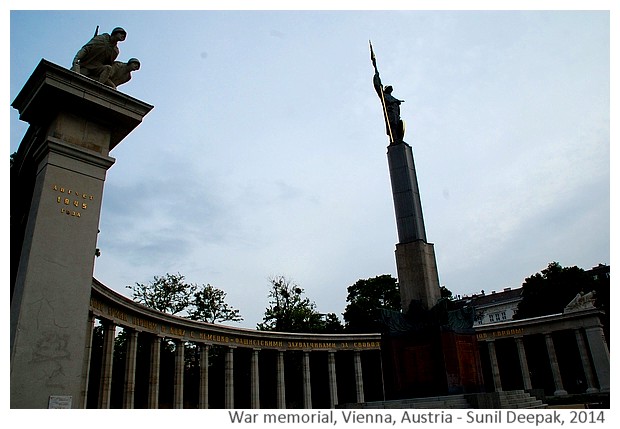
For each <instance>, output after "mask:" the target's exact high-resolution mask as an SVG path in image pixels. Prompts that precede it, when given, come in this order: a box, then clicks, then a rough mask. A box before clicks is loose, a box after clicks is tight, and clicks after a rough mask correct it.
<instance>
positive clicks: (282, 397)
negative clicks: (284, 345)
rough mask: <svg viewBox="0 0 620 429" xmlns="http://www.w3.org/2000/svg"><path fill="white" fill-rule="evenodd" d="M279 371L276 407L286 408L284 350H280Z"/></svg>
mask: <svg viewBox="0 0 620 429" xmlns="http://www.w3.org/2000/svg"><path fill="white" fill-rule="evenodd" d="M277 373H278V374H277V386H276V395H277V399H276V407H278V408H279V409H284V408H286V384H285V381H284V352H283V351H282V350H278V363H277Z"/></svg>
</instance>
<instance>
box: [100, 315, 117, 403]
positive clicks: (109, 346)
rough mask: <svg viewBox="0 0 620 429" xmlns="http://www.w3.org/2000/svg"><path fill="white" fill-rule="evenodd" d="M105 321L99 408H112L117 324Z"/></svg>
mask: <svg viewBox="0 0 620 429" xmlns="http://www.w3.org/2000/svg"><path fill="white" fill-rule="evenodd" d="M102 323H103V326H104V328H103V356H102V358H101V381H100V383H99V408H100V409H104V408H110V393H111V391H112V363H113V361H114V334H115V332H116V325H114V323H112V322H107V321H106V322H102Z"/></svg>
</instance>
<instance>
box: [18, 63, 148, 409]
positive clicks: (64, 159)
mask: <svg viewBox="0 0 620 429" xmlns="http://www.w3.org/2000/svg"><path fill="white" fill-rule="evenodd" d="M12 106H13V107H14V108H16V109H17V110H18V111H19V114H20V119H21V120H23V121H26V122H28V123H29V124H30V127H29V129H28V131H27V133H26V135H25V136H24V139H23V140H22V142H21V144H20V147H19V149H18V151H17V154H16V157H15V161H14V163H13V166H12V167H11V172H10V174H11V179H10V185H11V192H10V198H11V204H10V217H11V225H10V228H11V258H10V261H11V277H10V278H11V280H10V290H11V311H10V314H11V322H10V349H11V358H10V359H11V371H10V389H11V408H47V407H48V406H49V399H50V397H51V396H63V397H64V398H65V403H67V404H70V406H71V408H82V407H83V404H82V392H84V391H85V389H86V388H85V387H84V385H83V383H84V382H86V380H84V377H83V375H84V369H83V365H84V361H85V353H86V352H87V335H88V333H87V329H88V328H87V326H88V311H89V301H90V289H91V284H92V276H93V269H94V259H95V250H96V244H97V233H98V227H99V218H100V209H101V200H102V196H103V185H104V181H105V176H106V172H107V170H108V169H109V168H110V167H111V166H112V165H113V163H114V158H111V157H110V156H109V152H110V150H112V148H113V147H114V146H115V145H116V144H118V143H119V142H120V141H121V140H122V139H123V138H125V137H126V136H127V135H128V134H129V133H130V132H131V131H132V130H133V129H134V128H135V127H136V126H137V125H138V124H139V123H140V122H141V120H142V118H143V116H144V115H146V113H148V111H149V110H150V109H151V108H152V106H149V105H147V104H145V103H143V102H141V101H138V100H136V99H134V98H131V97H129V96H127V95H125V94H123V93H122V92H120V91H115V90H113V89H111V88H109V87H106V86H105V85H102V84H100V83H98V82H96V81H94V80H92V79H88V78H87V77H85V76H82V75H79V74H78V73H75V72H72V71H70V70H67V69H66V68H63V67H60V66H57V65H55V64H52V63H50V62H49V61H46V60H42V61H41V62H40V63H39V65H38V66H37V67H36V69H35V70H34V72H33V74H32V75H31V76H30V78H29V79H28V81H27V82H26V84H25V85H24V87H23V89H22V90H21V92H20V93H19V94H18V95H17V97H16V98H15V100H14V101H13V103H12Z"/></svg>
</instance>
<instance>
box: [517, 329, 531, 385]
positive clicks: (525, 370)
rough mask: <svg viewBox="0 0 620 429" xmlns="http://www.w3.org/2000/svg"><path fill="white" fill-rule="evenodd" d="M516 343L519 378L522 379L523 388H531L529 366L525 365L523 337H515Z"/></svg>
mask: <svg viewBox="0 0 620 429" xmlns="http://www.w3.org/2000/svg"><path fill="white" fill-rule="evenodd" d="M515 342H516V343H517V353H518V354H519V363H520V365H521V378H522V379H523V390H530V389H531V388H532V380H531V379H530V368H529V366H528V365H527V356H526V355H525V347H524V346H523V337H515Z"/></svg>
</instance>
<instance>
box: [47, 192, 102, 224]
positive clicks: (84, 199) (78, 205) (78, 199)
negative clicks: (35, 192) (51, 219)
mask: <svg viewBox="0 0 620 429" xmlns="http://www.w3.org/2000/svg"><path fill="white" fill-rule="evenodd" d="M52 191H54V192H56V194H57V195H56V203H57V204H59V205H60V213H62V214H65V215H67V216H72V217H82V212H84V211H85V210H87V209H88V205H89V204H90V202H91V201H93V200H94V199H95V197H94V196H93V195H91V194H87V193H83V192H79V191H76V190H75V189H71V188H68V187H66V186H62V185H52Z"/></svg>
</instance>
